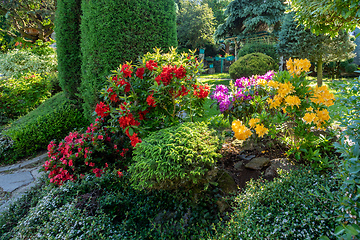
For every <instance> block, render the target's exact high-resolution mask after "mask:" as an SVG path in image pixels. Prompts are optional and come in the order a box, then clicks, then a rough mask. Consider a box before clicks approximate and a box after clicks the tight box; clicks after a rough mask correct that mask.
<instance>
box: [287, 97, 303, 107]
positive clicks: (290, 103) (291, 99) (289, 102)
mask: <svg viewBox="0 0 360 240" xmlns="http://www.w3.org/2000/svg"><path fill="white" fill-rule="evenodd" d="M285 104H286V105H288V106H291V108H292V107H293V106H295V105H296V106H297V107H299V106H300V104H301V101H300V98H299V97H298V96H287V97H286V98H285Z"/></svg>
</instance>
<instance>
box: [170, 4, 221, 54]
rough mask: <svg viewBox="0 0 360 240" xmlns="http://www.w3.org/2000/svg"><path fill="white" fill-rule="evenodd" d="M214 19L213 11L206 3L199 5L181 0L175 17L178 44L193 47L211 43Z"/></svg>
mask: <svg viewBox="0 0 360 240" xmlns="http://www.w3.org/2000/svg"><path fill="white" fill-rule="evenodd" d="M214 20H215V19H214V16H213V12H212V10H211V8H209V6H208V5H207V4H202V5H199V4H197V3H195V2H192V1H189V0H183V1H182V2H181V9H180V10H179V11H178V14H177V19H176V21H177V36H178V42H179V45H181V46H184V47H188V48H191V49H195V48H203V47H204V45H205V44H206V43H213V42H214V40H213V34H214V32H215V27H214V25H215V24H214V22H215V21H214Z"/></svg>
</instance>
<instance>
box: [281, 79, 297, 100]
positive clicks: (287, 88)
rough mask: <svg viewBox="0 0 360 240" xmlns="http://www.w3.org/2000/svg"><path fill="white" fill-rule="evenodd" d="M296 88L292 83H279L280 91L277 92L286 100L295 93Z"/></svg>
mask: <svg viewBox="0 0 360 240" xmlns="http://www.w3.org/2000/svg"><path fill="white" fill-rule="evenodd" d="M294 89H295V87H294V86H293V85H292V84H291V82H287V83H279V89H278V91H277V94H278V95H279V96H280V97H282V98H284V97H286V95H288V94H290V93H293V92H294Z"/></svg>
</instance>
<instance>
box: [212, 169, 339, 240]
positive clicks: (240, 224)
mask: <svg viewBox="0 0 360 240" xmlns="http://www.w3.org/2000/svg"><path fill="white" fill-rule="evenodd" d="M329 191H333V192H335V191H337V181H336V179H335V178H334V177H330V176H318V175H315V174H314V172H312V171H311V170H307V169H305V170H304V169H303V170H297V171H293V172H290V173H284V172H282V173H280V176H279V178H276V179H274V181H273V182H264V181H262V180H257V181H253V180H251V181H250V182H248V185H247V186H246V189H245V191H244V192H243V193H241V194H240V195H238V196H237V198H236V200H235V205H234V212H233V214H232V215H231V216H230V218H231V220H230V221H229V222H228V223H227V224H225V225H223V226H221V227H219V229H217V232H218V235H217V236H215V237H214V238H212V239H319V237H321V236H327V237H329V238H330V239H334V237H333V235H332V231H333V229H334V227H335V217H336V215H337V214H336V211H335V203H334V198H333V197H332V194H331V193H329ZM208 239H209V238H208Z"/></svg>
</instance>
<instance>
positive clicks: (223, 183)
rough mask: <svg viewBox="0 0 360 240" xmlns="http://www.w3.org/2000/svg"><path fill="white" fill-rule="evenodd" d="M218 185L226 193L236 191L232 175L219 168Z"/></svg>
mask: <svg viewBox="0 0 360 240" xmlns="http://www.w3.org/2000/svg"><path fill="white" fill-rule="evenodd" d="M217 176H218V180H217V183H218V184H219V185H218V187H219V188H220V189H221V190H222V191H223V192H224V193H226V194H229V193H236V192H237V190H238V187H237V185H236V183H235V181H234V179H233V177H232V176H231V175H230V174H229V173H228V172H227V171H226V170H224V169H220V170H219V172H218V175H217Z"/></svg>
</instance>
